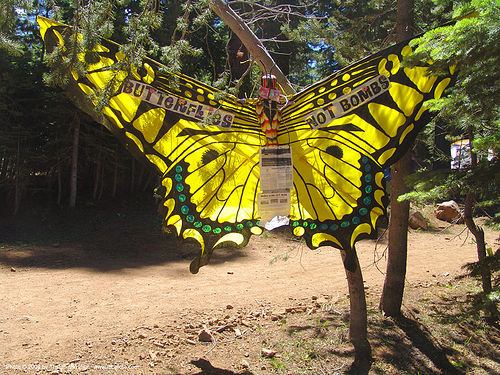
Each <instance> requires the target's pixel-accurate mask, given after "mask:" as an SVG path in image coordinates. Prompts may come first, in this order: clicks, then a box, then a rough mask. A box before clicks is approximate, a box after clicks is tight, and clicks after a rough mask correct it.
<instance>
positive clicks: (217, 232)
mask: <svg viewBox="0 0 500 375" xmlns="http://www.w3.org/2000/svg"><path fill="white" fill-rule="evenodd" d="M212 232H214V233H215V234H219V233H220V232H222V229H220V228H214V230H213V231H212Z"/></svg>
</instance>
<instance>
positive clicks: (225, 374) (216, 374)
mask: <svg viewBox="0 0 500 375" xmlns="http://www.w3.org/2000/svg"><path fill="white" fill-rule="evenodd" d="M191 363H192V364H193V365H195V366H196V367H198V368H199V369H200V370H201V372H197V373H196V374H195V375H253V374H254V373H253V372H250V371H248V370H243V372H234V371H230V370H223V369H220V368H217V367H214V366H212V364H211V363H210V362H209V361H207V360H206V359H198V360H196V361H191Z"/></svg>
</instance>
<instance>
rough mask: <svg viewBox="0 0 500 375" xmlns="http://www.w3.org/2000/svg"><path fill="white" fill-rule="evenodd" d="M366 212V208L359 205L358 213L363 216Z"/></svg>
mask: <svg viewBox="0 0 500 375" xmlns="http://www.w3.org/2000/svg"><path fill="white" fill-rule="evenodd" d="M367 213H368V210H367V209H366V208H365V207H361V208H360V209H359V214H360V215H363V216H365V215H366V214H367Z"/></svg>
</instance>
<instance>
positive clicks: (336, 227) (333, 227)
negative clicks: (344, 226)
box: [330, 224, 339, 231]
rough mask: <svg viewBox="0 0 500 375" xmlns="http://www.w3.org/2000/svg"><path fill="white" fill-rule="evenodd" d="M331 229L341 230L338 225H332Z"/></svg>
mask: <svg viewBox="0 0 500 375" xmlns="http://www.w3.org/2000/svg"><path fill="white" fill-rule="evenodd" d="M330 229H331V230H333V231H336V230H337V229H339V226H338V225H337V224H332V225H330Z"/></svg>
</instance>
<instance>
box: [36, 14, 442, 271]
mask: <svg viewBox="0 0 500 375" xmlns="http://www.w3.org/2000/svg"><path fill="white" fill-rule="evenodd" d="M38 23H39V25H40V32H41V35H42V38H43V40H44V42H45V45H46V48H47V50H48V51H49V52H50V51H52V50H53V49H54V48H56V47H58V46H59V47H60V48H64V45H65V43H67V41H68V38H69V37H70V36H71V35H73V36H75V34H74V33H73V31H72V29H71V28H70V27H69V26H67V25H64V24H61V23H58V22H55V21H52V20H50V19H47V18H43V17H38ZM76 35H77V36H78V34H76ZM119 47H120V46H119V45H118V44H116V43H114V42H111V41H109V40H105V39H102V40H101V43H100V44H99V45H98V46H97V47H96V48H95V49H94V50H93V51H91V52H92V54H88V53H82V54H80V55H79V58H80V60H81V61H82V62H83V63H85V66H86V73H85V74H83V75H78V74H77V73H76V72H72V74H71V77H70V82H69V84H68V85H67V87H66V89H67V90H68V93H69V94H70V96H72V97H73V98H74V99H75V101H76V102H77V103H78V104H79V105H80V106H81V107H82V108H83V109H84V110H86V111H87V112H89V113H92V105H93V104H92V103H94V102H95V100H93V99H92V98H93V96H95V95H96V93H97V92H98V91H99V90H103V89H104V88H106V87H107V86H109V83H110V82H111V80H113V81H112V82H113V87H112V89H113V93H112V96H111V98H110V100H109V103H108V104H107V105H106V106H105V107H104V108H103V109H102V111H101V113H100V114H96V113H93V115H94V117H96V116H97V118H98V120H99V122H101V123H102V124H103V125H105V126H106V127H107V128H108V129H109V130H110V131H112V132H113V133H114V134H115V135H116V136H117V137H119V138H120V139H122V140H123V141H124V142H125V144H126V145H127V147H128V148H129V150H130V151H131V152H132V153H134V154H140V155H141V157H142V158H144V159H145V160H147V161H148V162H150V163H152V164H153V165H154V166H155V167H156V168H157V169H158V171H159V173H161V175H162V182H161V187H160V188H159V189H158V193H159V194H161V196H162V202H161V212H162V215H163V217H164V228H165V230H167V231H174V232H175V233H176V234H177V236H178V237H180V238H182V239H188V238H192V239H195V240H196V241H198V242H199V243H200V245H201V252H200V255H199V256H197V257H196V258H195V259H194V260H193V261H192V263H191V267H190V269H191V272H193V273H196V272H198V269H199V267H201V266H203V265H205V264H207V263H208V260H209V258H210V255H211V253H212V251H213V249H214V248H215V247H217V246H218V245H220V244H223V243H227V242H230V243H233V244H237V245H240V246H243V245H245V244H246V243H247V242H248V240H249V237H250V236H251V235H252V234H257V235H258V234H261V233H262V231H263V227H264V226H265V225H266V223H267V225H271V226H272V225H273V223H274V222H276V221H278V222H281V223H282V222H283V221H284V222H287V224H288V225H289V226H290V228H291V230H292V233H293V234H294V235H296V236H298V237H303V238H304V239H305V241H306V243H307V245H308V246H309V247H310V248H312V249H314V248H317V247H319V246H325V245H329V246H334V247H337V248H339V249H342V250H344V251H345V252H346V254H347V257H346V259H347V260H346V266H349V261H348V259H349V258H350V256H349V255H350V254H352V249H353V248H354V245H355V242H356V241H357V240H359V239H361V238H364V237H367V236H369V235H371V234H372V233H373V232H374V230H375V228H376V225H377V221H378V220H379V219H380V218H381V217H382V216H383V215H384V214H385V208H386V200H387V199H386V193H385V189H384V173H383V171H384V169H385V168H387V167H388V166H389V165H390V164H391V163H393V162H395V161H396V160H397V159H398V158H399V157H401V156H402V155H403V153H404V152H405V151H406V150H407V149H408V148H409V146H410V145H411V143H412V142H413V140H414V138H415V136H416V134H417V132H418V131H419V130H420V129H421V128H422V127H423V126H424V125H425V124H426V123H427V122H428V120H429V115H428V111H426V108H425V107H424V106H423V105H422V104H423V102H424V101H425V100H428V99H433V98H439V97H440V96H441V95H442V93H443V91H444V89H445V88H446V87H447V86H448V85H449V83H450V80H451V74H452V72H450V76H448V77H437V76H432V75H427V67H425V66H420V67H413V68H407V67H402V65H401V61H402V59H403V57H404V56H405V55H407V54H409V53H410V52H411V51H412V49H411V47H410V46H409V45H408V42H405V43H400V44H397V45H394V46H392V47H390V48H388V49H385V50H383V51H381V52H379V53H377V54H375V55H372V56H369V57H367V58H365V59H363V60H361V61H360V62H357V63H355V64H353V65H351V66H349V67H347V68H345V69H342V70H340V71H338V72H337V73H335V74H333V75H332V76H330V77H327V78H325V79H324V80H322V81H320V82H318V83H316V84H314V85H312V86H310V87H308V88H307V89H305V90H304V91H302V92H300V93H298V94H296V95H294V96H292V97H290V98H285V97H284V96H283V95H282V94H281V93H280V91H279V90H278V89H277V88H276V82H275V78H274V77H273V76H272V75H265V76H264V77H263V79H262V86H261V87H260V89H259V98H257V99H253V100H246V101H243V100H240V99H238V98H236V97H233V96H231V95H228V94H224V93H221V92H219V91H218V90H216V89H214V88H212V87H210V86H207V85H206V84H204V83H201V82H198V81H196V80H194V79H192V78H190V77H187V76H185V75H182V74H177V73H176V74H172V73H164V72H162V71H161V69H160V68H161V65H160V64H159V63H157V62H155V61H153V60H150V59H145V60H144V62H143V64H142V66H140V67H136V68H134V69H132V73H131V74H130V75H129V74H128V73H127V72H126V71H122V70H119V69H117V68H114V64H116V63H117V62H120V61H121V60H123V59H124V58H125V55H124V54H123V53H121V52H120V50H119ZM88 56H91V57H92V58H91V59H90V58H88ZM87 60H88V61H87ZM280 220H281V221H280ZM276 225H277V224H276Z"/></svg>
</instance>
